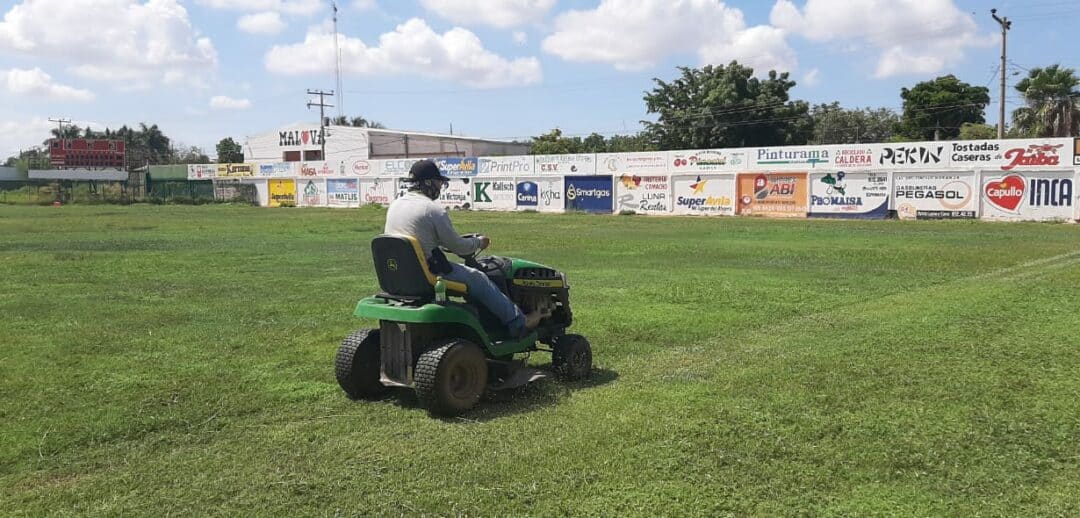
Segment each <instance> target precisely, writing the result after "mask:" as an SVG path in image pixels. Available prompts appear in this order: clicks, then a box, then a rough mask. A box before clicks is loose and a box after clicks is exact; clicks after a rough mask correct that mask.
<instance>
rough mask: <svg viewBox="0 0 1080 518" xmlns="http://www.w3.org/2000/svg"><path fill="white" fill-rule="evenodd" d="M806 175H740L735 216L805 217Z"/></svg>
mask: <svg viewBox="0 0 1080 518" xmlns="http://www.w3.org/2000/svg"><path fill="white" fill-rule="evenodd" d="M806 201H807V174H806V173H759V174H740V175H739V204H738V207H737V210H736V213H737V214H742V215H747V216H770V217H777V218H804V217H806V215H807V212H808V211H807V206H806Z"/></svg>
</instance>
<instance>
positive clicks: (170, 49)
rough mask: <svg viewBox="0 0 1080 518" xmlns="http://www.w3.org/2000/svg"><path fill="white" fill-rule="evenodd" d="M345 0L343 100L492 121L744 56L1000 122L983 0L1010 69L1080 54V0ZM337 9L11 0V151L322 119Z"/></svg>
mask: <svg viewBox="0 0 1080 518" xmlns="http://www.w3.org/2000/svg"><path fill="white" fill-rule="evenodd" d="M338 5H339V8H340V13H339V14H340V17H339V45H340V46H341V48H342V60H343V68H344V70H345V74H344V77H343V83H344V110H345V113H346V114H347V115H358V114H361V115H363V116H365V117H367V118H369V119H373V120H377V121H380V122H382V123H384V124H386V125H387V126H388V127H390V128H394V129H406V130H416V131H430V132H447V131H449V129H450V125H451V124H453V128H454V132H455V133H460V134H466V135H471V136H479V137H489V138H527V137H528V136H532V135H537V134H539V133H542V132H545V131H547V130H549V129H551V128H553V127H559V128H561V129H562V130H563V131H564V133H567V134H587V133H589V132H592V131H597V132H601V133H605V134H611V133H616V132H632V131H635V130H637V129H638V128H639V127H640V126H639V123H638V121H640V120H641V119H643V118H647V114H646V113H645V106H644V102H643V101H642V95H643V92H644V91H646V90H648V89H649V88H650V87H651V79H652V78H653V77H659V78H663V79H667V78H672V77H674V75H675V73H676V71H675V67H676V66H678V65H689V66H698V65H701V64H704V63H726V62H728V61H730V60H732V59H738V60H739V61H742V62H751V63H753V64H755V65H757V68H758V69H759V70H762V71H763V70H764V68H762V67H772V66H778V67H783V68H784V69H788V70H791V72H792V77H793V78H794V79H795V80H796V81H798V83H799V86H797V87H796V89H795V90H794V91H793V95H794V97H796V98H800V99H805V100H808V101H811V102H814V103H818V102H831V101H834V100H835V101H839V102H840V103H841V104H843V105H845V106H849V107H857V106H871V107H879V106H882V107H890V108H895V109H899V107H900V98H899V91H900V88H901V87H904V86H910V85H913V84H914V83H916V82H918V81H921V80H926V79H930V78H933V77H935V76H937V75H942V74H946V73H953V74H956V75H957V76H959V77H960V78H961V79H963V80H965V81H968V82H970V83H973V84H977V85H986V86H989V87H991V94H992V97H993V98H994V99H995V104H994V105H992V106H991V107H990V108H989V109H988V110H987V112H988V113H987V118H988V120H989V121H990V122H996V119H997V117H996V113H997V109H996V99H997V95H998V87H997V85H998V80H997V78H996V76H994V75H993V73H994V72H995V71H996V70H997V63H998V56H999V51H1000V48H999V45H1000V40H999V37H998V29H997V24H996V23H995V22H994V21H993V20H992V19H991V17H990V13H989V10H990V8H991V7H997V8H998V9H999V11H1000V13H1001V14H1004V15H1006V16H1009V17H1010V18H1011V19H1013V20H1014V26H1013V30H1012V31H1011V32H1010V34H1009V39H1010V52H1009V54H1010V61H1011V63H1010V65H1009V71H1010V73H1012V72H1021V73H1023V71H1024V69H1026V68H1031V67H1035V66H1042V65H1048V64H1052V63H1062V64H1063V65H1066V66H1070V67H1078V66H1080V58H1078V56H1080V40H1078V39H1077V38H1075V37H1074V36H1073V37H1070V36H1071V35H1072V34H1073V32H1074V31H1075V26H1076V25H1077V24H1078V22H1080V4H1077V3H1076V2H1075V1H1065V0H1031V1H1029V2H1020V1H1015V0H1013V1H1001V2H987V1H977V0H757V1H749V0H730V1H727V2H719V1H717V0H667V1H661V0H591V1H585V0H341V1H339V2H338ZM330 12H331V11H330V2H329V1H328V0H327V1H322V0H21V1H11V0H6V1H2V2H0V13H3V14H2V15H3V19H2V20H0V101H2V105H0V106H2V108H0V154H2V155H3V156H7V155H9V154H12V153H14V152H16V151H17V150H18V149H19V148H22V147H25V146H29V145H32V144H35V143H40V141H41V140H43V139H44V138H45V137H46V136H47V135H46V132H47V131H48V128H49V127H52V126H53V125H51V124H50V123H49V122H48V121H47V119H48V118H49V117H64V118H69V119H73V120H75V121H77V122H80V123H82V124H83V125H85V124H86V123H93V124H94V125H95V126H98V127H102V126H106V125H108V126H112V127H117V126H119V125H121V124H125V123H127V124H137V123H139V122H147V123H157V124H159V126H161V128H162V129H163V130H164V131H165V132H166V133H167V134H168V135H170V136H171V137H173V138H174V139H175V140H177V141H179V142H181V143H184V144H188V145H198V146H201V147H203V148H204V149H206V150H207V151H209V152H210V154H211V155H213V154H214V153H213V146H214V144H215V143H216V142H217V141H218V140H219V139H220V138H222V137H225V136H232V137H234V138H237V139H242V138H243V137H245V136H246V135H253V134H257V133H261V132H265V131H269V130H273V129H276V128H278V127H280V126H284V125H287V124H291V123H296V122H300V121H311V122H316V121H317V119H318V114H317V112H316V111H315V110H309V109H308V108H307V107H306V106H305V103H306V102H307V101H308V100H309V99H308V96H307V95H306V94H305V90H306V89H308V88H321V89H325V90H331V89H334V88H335V84H334V75H333V65H332V63H333V58H332V56H333V52H332V50H330V49H331V48H332V47H328V46H327V45H329V44H330V43H329V42H331V41H332V38H331V36H330V35H331V34H332V33H331V31H330V30H329V25H328V24H329V20H330ZM1019 78H1020V76H1010V84H1013V83H1015V82H1016V81H1017V80H1018V79H1019ZM1008 96H1009V102H1010V109H1011V108H1013V107H1015V106H1016V104H1017V103H1018V102H1019V98H1018V96H1017V94H1015V93H1013V92H1012V91H1010V92H1009V94H1008ZM331 113H332V114H336V109H331Z"/></svg>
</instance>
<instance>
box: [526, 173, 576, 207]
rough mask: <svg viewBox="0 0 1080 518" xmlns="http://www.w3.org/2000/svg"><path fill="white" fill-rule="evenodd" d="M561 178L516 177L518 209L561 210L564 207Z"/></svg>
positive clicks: (564, 192) (563, 190) (563, 191)
mask: <svg viewBox="0 0 1080 518" xmlns="http://www.w3.org/2000/svg"><path fill="white" fill-rule="evenodd" d="M565 194H566V191H565V189H564V188H563V179H562V178H539V177H534V178H518V180H517V208H518V210H535V211H539V212H562V211H563V210H564V209H565V206H564V204H563V203H564V201H563V198H564V195H565Z"/></svg>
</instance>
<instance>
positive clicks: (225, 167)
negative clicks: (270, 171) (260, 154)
mask: <svg viewBox="0 0 1080 518" xmlns="http://www.w3.org/2000/svg"><path fill="white" fill-rule="evenodd" d="M257 168H258V167H257V166H255V165H252V164H218V166H217V175H218V178H237V177H242V176H255V170H256V169H257Z"/></svg>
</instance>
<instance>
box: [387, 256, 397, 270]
mask: <svg viewBox="0 0 1080 518" xmlns="http://www.w3.org/2000/svg"><path fill="white" fill-rule="evenodd" d="M386 269H387V270H390V271H392V272H396V271H397V261H395V260H394V259H387V260H386Z"/></svg>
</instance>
